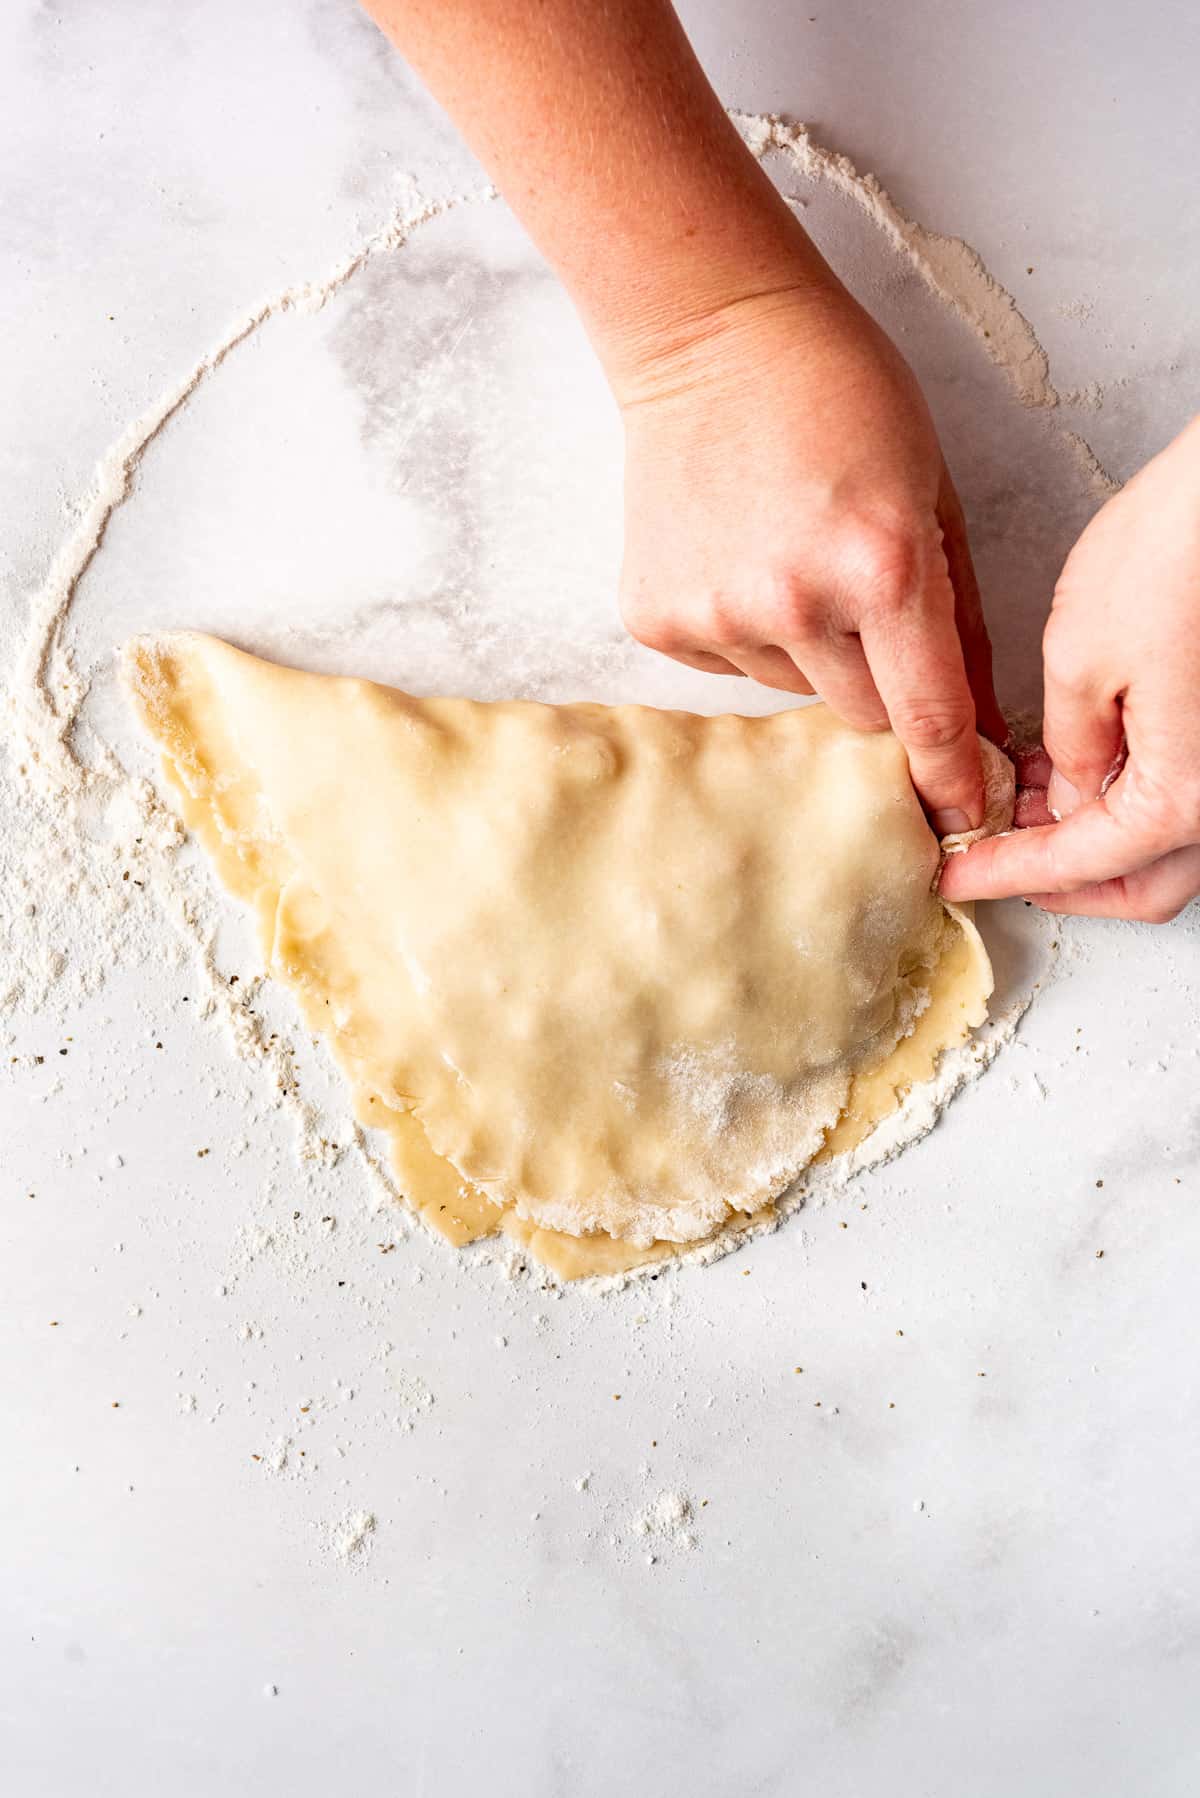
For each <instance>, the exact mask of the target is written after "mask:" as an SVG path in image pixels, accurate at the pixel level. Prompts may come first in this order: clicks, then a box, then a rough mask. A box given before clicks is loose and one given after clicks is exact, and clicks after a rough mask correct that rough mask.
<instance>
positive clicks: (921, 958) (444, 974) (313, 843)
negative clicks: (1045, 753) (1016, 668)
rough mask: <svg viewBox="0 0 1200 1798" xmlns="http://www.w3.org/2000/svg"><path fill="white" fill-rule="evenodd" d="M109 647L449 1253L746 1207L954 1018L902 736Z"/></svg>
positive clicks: (958, 922)
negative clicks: (504, 698) (482, 696)
mask: <svg viewBox="0 0 1200 1798" xmlns="http://www.w3.org/2000/svg"><path fill="white" fill-rule="evenodd" d="M126 665H127V673H128V677H129V682H130V687H131V691H132V694H133V697H134V701H135V704H136V706H137V709H138V712H139V714H140V716H141V718H142V720H143V722H144V724H145V725H146V727H147V729H148V730H149V732H150V734H151V735H152V736H153V737H154V739H155V740H156V741H157V743H158V745H159V747H160V749H161V750H162V753H163V758H164V768H165V772H166V775H167V778H168V780H169V782H170V785H171V786H172V788H173V789H174V792H175V794H176V797H177V803H178V805H179V807H180V810H181V812H182V814H183V817H184V820H185V822H186V823H187V824H188V825H189V826H190V827H191V829H192V830H193V831H195V833H196V834H197V835H198V836H199V837H200V839H201V840H202V842H203V843H204V845H205V847H206V848H207V850H208V851H209V853H210V855H211V857H212V859H213V861H214V863H215V865H216V868H217V871H218V873H219V875H220V877H221V879H222V881H223V882H224V884H225V885H226V886H227V887H228V888H229V890H230V891H232V892H233V893H234V894H236V895H237V896H238V897H240V898H241V899H243V900H245V901H246V902H247V903H248V904H249V905H251V906H252V907H253V909H254V911H255V913H256V916H257V920H258V926H259V933H260V938H261V941H262V946H263V952H264V955H265V957H266V959H267V963H268V966H269V968H270V971H271V972H272V973H273V974H275V975H276V976H277V977H279V978H281V979H283V980H284V981H286V982H287V983H288V985H289V986H290V987H291V988H292V989H293V991H294V992H295V994H296V996H297V998H298V1000H299V1003H300V1005H301V1008H302V1010H303V1013H304V1015H305V1018H306V1019H307V1021H308V1022H309V1024H310V1025H311V1026H313V1027H314V1028H315V1029H317V1030H319V1031H321V1032H322V1033H323V1034H324V1035H325V1036H326V1038H327V1039H328V1040H329V1042H330V1044H331V1045H332V1047H333V1049H334V1051H335V1053H336V1055H337V1057H338V1060H339V1062H340V1063H341V1065H342V1067H343V1069H344V1070H345V1073H346V1075H347V1077H348V1079H349V1081H350V1083H351V1086H352V1088H353V1091H354V1096H355V1104H356V1109H357V1113H358V1115H359V1117H360V1118H362V1119H363V1121H364V1122H366V1123H368V1124H371V1125H375V1126H377V1127H379V1128H381V1129H384V1130H386V1131H387V1132H388V1134H389V1136H390V1138H391V1148H392V1155H393V1160H394V1164H395V1167H396V1172H397V1176H398V1179H399V1181H400V1184H401V1187H402V1189H403V1191H404V1192H405V1194H406V1195H407V1197H408V1198H409V1200H410V1202H411V1203H412V1204H413V1205H414V1206H415V1207H416V1208H417V1209H418V1210H419V1212H420V1213H421V1215H422V1216H423V1217H424V1218H425V1219H426V1221H427V1222H429V1223H430V1224H432V1225H433V1226H434V1227H435V1228H436V1229H438V1230H439V1231H440V1232H441V1233H442V1234H443V1235H444V1236H446V1237H448V1238H449V1239H450V1240H451V1241H452V1242H456V1243H465V1242H469V1241H472V1240H474V1239H476V1238H478V1237H481V1236H487V1235H492V1234H495V1233H497V1232H498V1231H504V1232H506V1233H507V1234H509V1235H510V1236H513V1237H515V1238H517V1239H518V1240H520V1241H522V1242H523V1243H525V1244H526V1245H527V1247H528V1248H529V1250H530V1252H531V1253H533V1254H534V1255H535V1256H537V1257H538V1258H539V1259H541V1260H543V1261H545V1262H546V1263H547V1264H548V1265H550V1266H552V1267H554V1268H555V1269H556V1270H557V1271H558V1272H560V1273H561V1274H563V1275H564V1276H567V1277H570V1276H574V1275H576V1274H583V1273H595V1272H613V1271H618V1270H621V1269H624V1268H627V1267H629V1266H632V1265H636V1264H638V1263H640V1262H644V1261H646V1260H650V1259H654V1258H657V1257H660V1256H664V1255H668V1254H672V1253H675V1252H677V1251H678V1250H679V1249H680V1248H681V1247H683V1246H688V1245H695V1244H697V1243H701V1242H704V1241H706V1240H708V1239H710V1238H712V1237H713V1236H715V1235H718V1234H720V1233H721V1232H723V1231H725V1230H727V1229H729V1228H732V1227H737V1226H738V1225H743V1226H744V1224H745V1223H746V1222H747V1220H750V1219H754V1218H759V1217H762V1216H764V1215H769V1213H770V1209H771V1207H772V1206H773V1204H774V1202H775V1201H776V1200H777V1199H778V1198H779V1196H780V1195H781V1194H782V1193H783V1192H784V1191H785V1190H786V1189H787V1188H788V1187H789V1186H790V1185H791V1184H792V1183H793V1182H794V1181H795V1180H796V1178H797V1176H798V1175H799V1174H800V1173H801V1172H802V1171H803V1170H804V1168H805V1167H806V1166H808V1165H809V1164H810V1163H811V1162H812V1161H813V1160H814V1159H815V1158H817V1157H819V1156H828V1155H830V1154H834V1153H839V1152H841V1151H842V1150H844V1149H848V1148H851V1147H853V1146H854V1145H855V1144H856V1143H858V1142H859V1141H861V1140H862V1138H863V1137H864V1136H865V1135H866V1134H868V1133H869V1132H870V1130H871V1129H872V1128H873V1127H874V1125H875V1124H876V1123H877V1122H878V1121H879V1120H880V1119H881V1118H882V1117H883V1116H885V1115H887V1114H888V1113H889V1112H891V1111H893V1110H894V1109H895V1108H896V1105H897V1104H898V1103H899V1101H900V1099H901V1097H902V1096H903V1095H904V1093H905V1092H906V1091H907V1090H908V1089H909V1088H910V1087H911V1086H912V1085H913V1084H914V1083H916V1082H919V1081H921V1080H925V1079H928V1078H929V1077H930V1075H931V1074H932V1072H933V1069H934V1067H935V1066H936V1063H937V1059H938V1057H939V1055H940V1054H941V1052H942V1051H943V1050H944V1049H946V1048H947V1047H949V1046H951V1045H953V1044H957V1043H960V1042H962V1041H963V1040H964V1038H965V1037H966V1036H967V1034H968V1033H969V1031H970V1030H971V1029H972V1028H973V1027H974V1026H975V1025H977V1024H979V1023H981V1022H982V1021H983V1019H984V1017H985V1016H986V1006H987V998H988V995H989V993H990V991H991V985H992V980H991V968H990V965H989V963H988V958H987V954H986V951H985V950H984V947H983V944H982V942H981V940H980V938H979V936H978V933H977V932H976V930H975V927H974V924H973V922H972V920H971V919H970V917H969V916H968V915H967V914H966V913H964V912H963V911H961V910H958V909H951V908H949V907H947V906H945V905H944V904H943V903H942V902H941V900H940V899H938V898H937V897H936V895H935V894H934V892H933V890H932V885H933V881H934V879H935V876H936V872H937V867H938V862H939V853H940V852H939V845H938V843H937V840H936V838H935V837H934V836H933V834H932V832H931V831H930V829H929V826H928V824H927V822H926V820H925V817H924V814H923V813H922V811H921V807H920V805H919V803H918V800H917V798H916V795H915V793H914V791H913V788H912V785H911V782H910V780H909V776H908V769H907V764H906V761H905V757H904V752H903V750H902V748H901V746H900V745H899V743H897V742H896V740H895V739H894V738H892V737H891V736H889V735H886V734H876V735H863V734H859V733H857V732H854V731H851V730H849V729H847V728H846V727H845V726H843V725H842V724H840V723H839V722H838V721H837V720H836V719H835V718H834V717H833V715H832V714H831V713H830V712H828V711H827V710H826V708H825V707H823V706H810V707H804V708H799V709H796V710H792V711H788V712H783V713H778V714H776V715H775V716H773V717H767V718H740V717H733V716H726V717H717V718H707V717H697V716H693V715H691V714H687V713H679V712H663V711H654V710H651V709H649V708H646V707H639V706H621V707H605V706H598V705H565V706H546V705H536V704H531V703H525V702H513V703H506V704H480V703H476V702H474V701H470V700H465V699H414V698H411V697H409V696H408V695H406V694H403V693H399V692H396V691H393V690H391V689H389V688H385V687H381V686H377V685H374V684H372V683H370V682H368V681H362V680H349V679H342V678H333V677H329V676H324V675H313V674H306V673H300V672H298V671H296V670H294V669H288V668H283V667H279V666H276V665H273V664H271V663H268V662H264V661H260V660H258V659H257V658H255V657H253V656H249V655H246V654H243V653H242V652H241V651H239V650H236V649H233V648H232V647H230V646H229V645H228V644H225V643H221V642H218V641H217V640H216V639H214V638H208V637H201V636H195V635H187V634H180V635H173V636H165V637H159V638H154V639H143V640H139V641H138V642H136V643H134V644H133V645H131V647H130V649H129V651H128V654H127V664H126ZM996 759H999V758H996ZM1008 791H1009V798H1008V806H1009V811H1008V816H1004V817H1001V818H999V819H998V820H997V821H998V822H999V823H1001V824H1006V823H1007V822H1008V821H1009V818H1010V817H1011V779H1010V780H1009V787H1008Z"/></svg>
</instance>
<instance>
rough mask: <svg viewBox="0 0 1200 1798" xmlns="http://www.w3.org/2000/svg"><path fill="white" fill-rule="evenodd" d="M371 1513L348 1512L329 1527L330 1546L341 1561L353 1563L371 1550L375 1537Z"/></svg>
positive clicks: (373, 1519) (372, 1514)
mask: <svg viewBox="0 0 1200 1798" xmlns="http://www.w3.org/2000/svg"><path fill="white" fill-rule="evenodd" d="M375 1527H376V1526H375V1516H374V1513H373V1512H371V1511H346V1512H344V1513H343V1515H342V1516H341V1517H339V1518H338V1520H337V1522H336V1523H333V1524H331V1525H330V1527H329V1546H330V1548H331V1549H332V1551H333V1553H334V1554H335V1555H336V1557H337V1559H338V1560H339V1561H353V1560H356V1559H358V1558H360V1557H361V1556H362V1555H364V1554H365V1553H366V1552H367V1550H368V1549H369V1548H370V1546H371V1543H372V1540H373V1538H374V1535H375Z"/></svg>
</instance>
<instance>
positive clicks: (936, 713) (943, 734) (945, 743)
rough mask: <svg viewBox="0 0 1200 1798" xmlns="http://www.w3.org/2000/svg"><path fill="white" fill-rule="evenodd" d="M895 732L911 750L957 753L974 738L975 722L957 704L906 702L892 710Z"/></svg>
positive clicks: (961, 703)
mask: <svg viewBox="0 0 1200 1798" xmlns="http://www.w3.org/2000/svg"><path fill="white" fill-rule="evenodd" d="M892 729H893V730H894V731H895V733H896V735H897V736H898V737H899V738H900V740H901V742H903V743H906V744H908V746H909V747H910V748H911V749H954V748H957V746H958V745H959V744H960V743H963V742H965V741H966V739H967V738H968V737H969V736H971V735H972V734H973V732H974V729H975V720H974V717H973V716H972V714H971V709H970V707H969V706H968V705H967V704H966V703H965V702H959V701H958V700H941V701H936V702H935V701H933V700H922V699H913V700H903V701H901V702H900V703H899V704H898V705H896V706H894V707H893V709H892Z"/></svg>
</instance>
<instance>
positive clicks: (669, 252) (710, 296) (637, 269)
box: [563, 143, 852, 406]
mask: <svg viewBox="0 0 1200 1798" xmlns="http://www.w3.org/2000/svg"><path fill="white" fill-rule="evenodd" d="M736 148H737V157H736V161H735V163H734V166H733V167H732V168H725V169H722V168H721V167H720V166H718V167H716V168H714V167H712V166H711V165H710V166H709V167H708V168H707V169H704V170H702V171H701V174H702V179H701V180H700V181H699V182H698V184H697V187H696V189H695V190H693V191H689V192H685V193H680V192H679V190H678V188H677V189H676V190H675V191H674V193H673V195H672V204H671V205H670V206H669V207H668V208H664V209H662V210H661V211H660V212H659V214H658V216H657V217H655V218H654V219H653V220H652V221H651V222H650V228H649V229H647V228H646V225H645V224H644V223H643V219H644V218H645V215H644V214H643V215H642V216H641V217H640V218H638V219H636V220H634V219H631V220H628V221H627V220H625V219H621V220H620V221H614V224H615V229H611V230H610V232H609V234H608V236H607V239H606V241H605V243H604V255H603V257H602V258H599V259H598V260H597V262H596V263H595V264H594V265H592V266H589V267H587V268H586V269H569V270H564V271H563V272H564V275H565V278H566V280H567V285H568V286H569V288H570V289H571V291H572V296H573V298H574V300H575V302H576V305H577V306H578V308H579V311H580V314H581V316H582V317H583V320H584V323H585V324H586V326H587V329H588V332H589V335H590V337H591V339H592V343H593V345H594V347H595V349H596V352H597V355H598V356H599V358H600V361H601V364H602V366H603V368H604V370H605V373H606V375H607V376H608V380H609V384H610V385H611V387H612V389H613V392H614V394H615V395H616V398H617V401H618V403H619V404H620V405H622V406H624V405H626V404H628V403H630V401H631V400H633V399H635V398H637V397H640V396H641V394H642V393H643V390H644V389H645V388H647V387H651V388H655V387H657V386H658V385H659V383H660V381H661V380H662V379H663V378H665V379H667V380H668V381H669V380H670V379H671V378H672V376H673V373H674V371H675V370H676V369H677V367H678V365H679V364H681V363H684V364H686V363H687V362H688V361H690V360H691V358H692V357H693V355H694V353H695V352H696V351H698V350H702V349H703V346H705V345H706V344H708V343H710V342H711V340H712V339H713V338H714V337H716V336H720V335H723V334H724V333H725V331H726V330H727V329H728V328H730V327H732V326H734V325H735V324H736V325H737V327H738V329H739V330H740V329H741V328H742V327H743V326H744V325H747V324H748V323H749V321H750V319H751V318H752V317H755V316H759V315H763V316H765V315H767V314H769V313H770V312H771V311H772V310H776V309H777V308H778V306H779V304H780V303H781V302H782V303H786V304H789V305H791V306H793V307H795V308H797V309H801V308H804V307H805V306H806V305H808V304H810V303H811V304H812V305H813V306H814V307H816V308H818V309H819V308H821V307H824V306H828V305H829V303H830V300H831V298H833V297H835V296H836V297H837V298H838V299H840V301H841V302H843V303H846V302H848V301H849V295H848V294H847V293H846V290H845V289H844V288H843V287H842V285H841V283H840V282H839V281H838V279H837V277H836V275H835V274H834V273H833V270H832V269H831V268H830V267H829V265H828V263H827V262H826V261H825V259H824V257H823V256H822V255H821V253H820V251H819V250H818V249H817V247H816V245H815V244H814V243H813V242H812V240H811V238H809V237H808V235H807V233H806V232H805V231H804V230H803V228H802V227H801V225H800V224H799V222H798V221H797V220H796V219H795V218H794V216H793V215H792V213H791V212H790V210H789V209H788V207H787V205H786V203H785V202H784V201H783V199H782V198H781V196H780V195H779V194H778V193H777V192H776V190H775V189H774V187H773V186H772V185H771V183H770V182H769V181H768V180H767V178H766V176H765V175H764V174H763V173H762V171H761V170H760V169H759V168H758V167H757V165H755V164H754V163H752V162H751V161H750V158H749V157H748V155H747V154H746V152H745V151H744V149H743V147H742V145H741V144H740V143H738V144H737V147H736ZM743 159H744V162H743ZM746 165H749V166H748V167H747V166H746ZM639 212H640V208H639ZM851 303H852V302H851Z"/></svg>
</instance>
